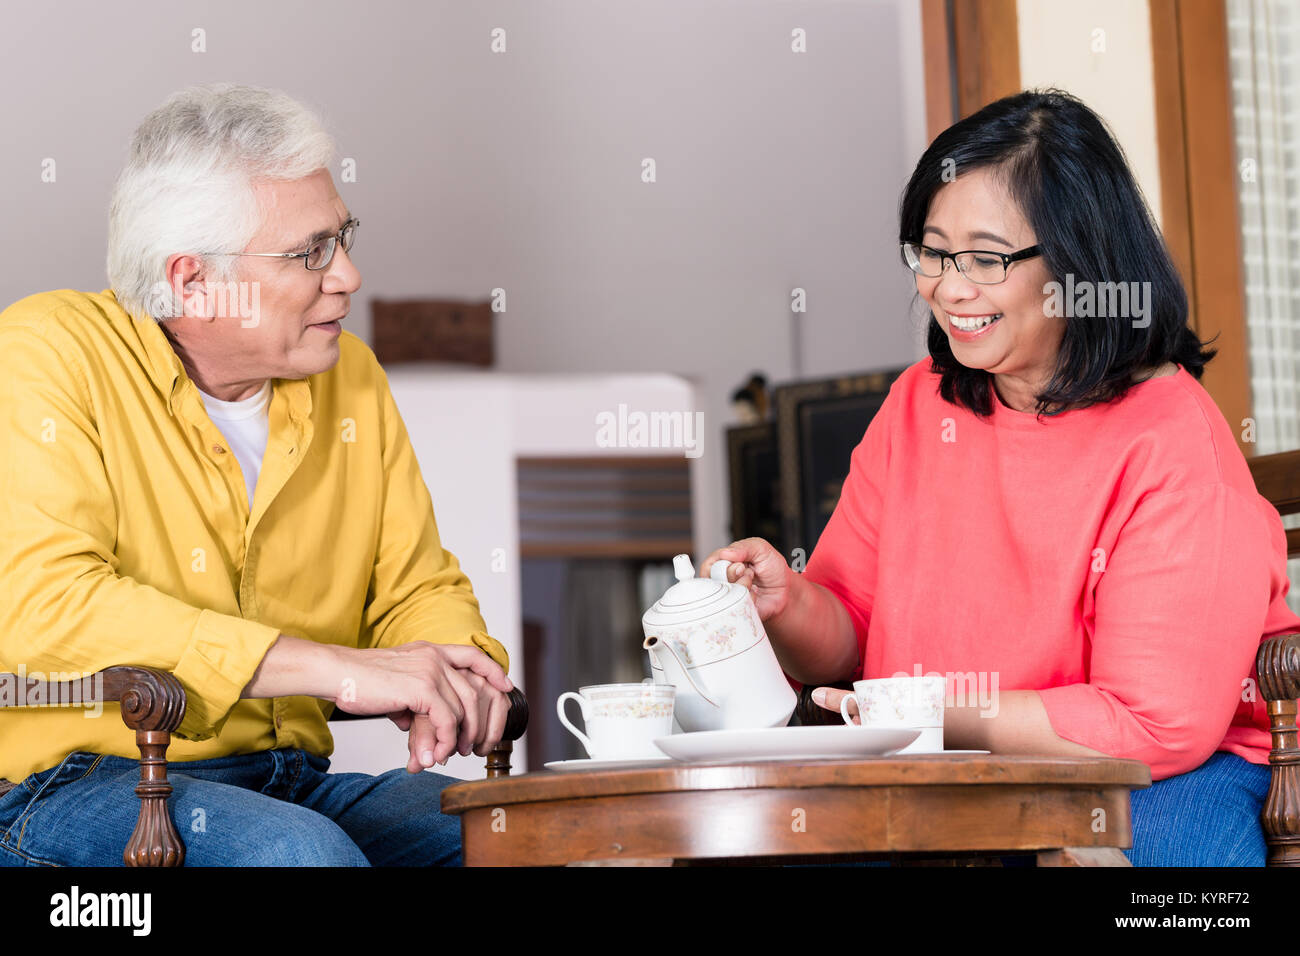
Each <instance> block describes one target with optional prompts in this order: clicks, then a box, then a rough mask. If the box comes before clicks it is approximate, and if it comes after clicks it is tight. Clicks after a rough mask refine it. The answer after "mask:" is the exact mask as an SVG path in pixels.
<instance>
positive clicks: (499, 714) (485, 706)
mask: <svg viewBox="0 0 1300 956" xmlns="http://www.w3.org/2000/svg"><path fill="white" fill-rule="evenodd" d="M462 676H463V677H464V678H465V681H466V682H467V683H468V684H469V685H470V686H471V687H472V688H474V690H475V692H476V694H477V707H478V731H479V732H478V734H477V736H475V735H474V733H473V731H471V730H470V724H469V722H468V721H461V732H460V736H459V737H457V739H456V752H457V753H459V754H460V755H461V756H462V757H464V756H466V755H468V754H469V753H470V752H471V751H472V752H473V753H474V754H476V755H477V756H479V757H486V756H487V755H488V754H489V753H491V752H492V751H493V750H494V749H495V748H496V746H497V744H499V743H501V737H502V735H503V734H504V733H505V730H506V716H507V715H508V714H509V712H510V698H509V697H507V696H506V695H505V694H504V693H502V692H501V691H499V690H497V689H496V688H495V687H493V686H492V685H491V684H490V683H489V682H488V680H487V678H485V677H480V676H479V675H478V674H475V673H474V672H473V671H463V672H462ZM470 709H471V710H472V709H473V708H470ZM388 716H389V719H391V720H392V721H393V723H395V724H397V726H398V727H399V728H401V729H402V730H405V731H409V733H410V736H409V737H408V738H407V741H406V747H407V750H408V751H409V752H410V755H411V756H410V759H409V760H408V761H407V762H406V769H407V770H408V771H410V772H411V773H419V772H420V770H421V769H422V768H423V767H429V766H432V763H431V762H429V761H428V760H426V759H425V758H424V755H425V754H430V755H431V751H432V748H433V745H434V741H435V738H436V731H435V730H434V727H433V722H432V721H431V720H429V718H428V717H427V716H425V715H424V714H413V713H411V711H409V710H406V711H403V712H401V713H398V714H389V715H388Z"/></svg>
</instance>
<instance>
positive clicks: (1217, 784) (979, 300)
mask: <svg viewBox="0 0 1300 956" xmlns="http://www.w3.org/2000/svg"><path fill="white" fill-rule="evenodd" d="M899 239H900V241H901V244H902V253H903V258H904V261H905V262H906V263H907V264H908V265H909V266H910V267H911V269H912V271H913V272H914V273H915V278H916V289H917V294H918V295H919V296H920V297H921V298H922V299H924V300H925V302H926V304H927V305H928V306H929V308H930V312H931V318H930V322H929V332H928V344H929V351H930V358H929V359H928V360H923V361H921V362H918V363H917V364H915V365H913V366H911V367H910V368H909V369H907V371H906V372H904V373H903V374H902V375H901V376H900V377H899V378H898V379H897V380H896V381H895V382H894V384H893V387H892V388H891V389H890V392H889V396H888V398H887V399H886V401H885V402H884V404H883V406H882V407H881V409H880V411H879V413H878V414H877V415H876V417H875V418H874V419H873V420H872V422H871V425H870V427H869V428H868V429H867V432H866V435H865V437H864V438H863V440H862V443H861V444H860V445H859V446H858V447H857V449H856V450H855V451H854V453H853V456H852V462H851V470H850V473H849V477H848V479H847V480H846V481H845V483H844V488H843V493H842V495H841V498H840V501H839V504H838V506H837V508H836V510H835V513H834V514H833V515H832V516H831V519H830V522H829V524H828V525H827V527H826V530H825V531H824V532H823V534H822V537H821V539H820V541H819V542H818V543H817V547H816V550H815V552H814V553H813V556H812V558H811V560H810V561H809V563H808V567H807V570H806V571H805V573H803V574H802V575H801V574H796V573H794V572H793V571H792V570H791V569H790V568H789V567H788V566H787V565H786V563H785V561H784V560H783V558H782V556H781V555H780V554H779V553H778V552H777V551H776V550H775V549H774V548H773V547H772V546H771V545H770V544H768V543H767V542H765V541H762V540H760V539H753V538H751V539H746V540H744V541H740V542H736V543H734V544H732V545H731V546H729V547H727V548H723V549H721V550H720V551H718V552H715V553H714V554H713V555H711V556H710V558H709V560H708V561H706V562H705V565H704V567H703V569H702V570H703V572H704V573H707V571H708V567H709V565H711V564H712V562H713V560H716V559H717V558H718V557H722V558H726V559H728V560H732V561H739V562H742V564H743V567H739V568H736V569H733V571H732V573H731V577H732V579H733V580H741V581H743V582H745V583H746V584H748V585H750V586H751V587H752V588H753V592H754V596H755V599H756V602H757V606H758V609H759V613H760V615H761V617H762V618H763V620H764V622H765V624H766V627H767V630H768V633H769V635H770V636H771V639H772V642H773V644H774V646H775V648H776V650H777V654H778V657H779V658H780V660H781V662H782V665H783V667H784V668H785V670H786V672H787V673H788V674H789V675H790V676H791V677H793V678H794V679H796V680H798V681H801V682H803V683H805V684H814V685H816V684H828V683H832V682H838V681H843V680H845V679H853V680H858V679H863V678H875V677H890V676H895V675H900V676H902V675H913V674H922V673H934V672H938V673H941V674H945V675H948V674H953V673H963V674H967V673H970V672H972V671H974V672H976V673H977V674H979V676H980V678H981V679H982V680H987V686H990V687H993V688H998V689H999V690H1000V693H999V694H998V695H997V697H996V699H995V700H994V701H993V702H992V704H991V705H990V703H989V702H979V703H972V702H963V701H954V699H953V698H952V696H950V698H949V704H948V707H947V709H946V712H945V723H946V729H945V745H946V746H947V747H948V748H949V749H957V748H980V749H987V750H990V751H992V752H994V753H1025V754H1059V755H1087V756H1099V755H1107V756H1114V757H1127V758H1134V759H1138V760H1142V761H1144V762H1145V763H1147V764H1148V765H1149V766H1150V767H1151V775H1152V779H1153V781H1154V784H1153V786H1152V787H1151V788H1149V789H1146V790H1139V791H1134V792H1133V794H1132V801H1131V802H1132V810H1133V817H1132V819H1133V848H1132V850H1131V851H1129V856H1130V859H1131V860H1132V861H1133V862H1134V863H1135V864H1136V865H1173V866H1232V865H1263V862H1264V859H1265V852H1266V850H1265V844H1264V840H1263V834H1262V832H1261V828H1260V824H1259V814H1260V811H1261V807H1262V802H1263V799H1264V796H1265V794H1266V792H1267V789H1268V781H1269V768H1268V765H1267V759H1268V751H1269V735H1268V732H1267V728H1268V720H1267V717H1266V714H1265V708H1264V704H1263V702H1262V700H1260V699H1259V698H1258V695H1257V694H1256V693H1255V681H1254V658H1255V653H1256V650H1257V648H1258V645H1259V643H1260V641H1261V639H1262V638H1263V637H1268V636H1272V635H1274V634H1278V633H1283V632H1286V631H1290V630H1300V618H1297V617H1296V616H1295V615H1294V614H1292V613H1291V612H1290V610H1288V608H1287V605H1286V602H1285V600H1284V595H1285V593H1286V590H1287V578H1286V544H1285V534H1284V531H1283V528H1282V523H1281V520H1280V518H1279V517H1278V514H1277V512H1276V511H1275V510H1274V509H1273V508H1272V507H1271V506H1270V505H1269V503H1268V502H1267V500H1265V499H1264V498H1262V497H1261V496H1260V495H1259V493H1258V492H1257V490H1256V488H1255V486H1254V483H1253V481H1252V479H1251V475H1250V472H1249V470H1248V468H1247V466H1246V461H1245V459H1244V457H1243V456H1242V452H1241V450H1240V448H1239V447H1238V445H1237V440H1236V436H1235V435H1234V433H1233V430H1232V428H1230V427H1229V425H1228V423H1227V422H1226V421H1225V420H1224V418H1223V415H1222V414H1221V413H1220V412H1219V410H1218V408H1217V407H1216V406H1215V404H1214V402H1213V400H1212V399H1211V398H1210V396H1209V395H1208V394H1207V393H1206V391H1205V389H1204V388H1202V387H1201V385H1200V384H1199V381H1198V380H1199V379H1200V377H1201V374H1202V372H1203V370H1204V367H1205V364H1206V362H1207V361H1209V360H1210V359H1212V358H1213V357H1214V355H1215V352H1214V350H1205V351H1203V350H1202V343H1201V342H1200V341H1199V340H1198V338H1197V336H1196V335H1195V334H1194V333H1193V331H1192V330H1191V329H1190V328H1188V326H1187V298H1186V295H1185V293H1184V291H1183V287H1182V285H1181V284H1180V281H1179V278H1178V273H1177V271H1176V270H1175V268H1174V265H1173V263H1172V262H1171V260H1170V257H1169V254H1168V251H1167V250H1166V248H1165V245H1164V242H1163V241H1162V239H1161V236H1160V233H1159V232H1158V231H1157V229H1156V226H1155V224H1154V223H1153V221H1152V217H1151V214H1150V212H1149V211H1148V210H1147V207H1146V205H1145V204H1144V201H1143V198H1142V195H1141V193H1140V191H1139V190H1138V187H1137V185H1136V183H1135V182H1134V179H1133V175H1132V173H1131V172H1130V170H1129V169H1128V167H1127V165H1126V163H1125V161H1124V157H1123V154H1122V153H1121V151H1120V149H1119V147H1118V145H1117V144H1116V143H1115V141H1114V140H1113V139H1112V137H1111V136H1110V134H1109V133H1108V131H1107V130H1106V128H1105V126H1104V124H1103V123H1102V121H1101V120H1100V119H1099V118H1098V117H1097V116H1096V115H1095V114H1094V113H1093V112H1092V111H1091V110H1089V109H1088V108H1087V107H1086V106H1084V105H1083V104H1082V103H1080V102H1079V101H1078V100H1077V99H1075V98H1073V97H1071V96H1069V95H1067V94H1064V93H1060V92H1058V91H1046V92H1037V91H1034V92H1025V93H1020V94H1018V95H1015V96H1011V97H1007V98H1006V99H1002V100H999V101H997V102H995V103H993V104H991V105H989V106H987V107H985V108H984V109H982V110H980V111H979V112H978V113H976V114H974V115H973V116H970V117H969V118H967V119H965V120H962V121H961V122H959V123H957V124H956V125H954V126H952V127H950V128H949V129H948V130H946V131H945V132H943V133H942V134H940V135H939V137H938V138H937V139H935V141H934V142H933V143H932V144H931V145H930V147H929V149H927V150H926V152H925V154H924V155H923V156H922V157H921V159H920V162H919V163H918V164H917V167H916V171H915V172H914V173H913V175H912V178H911V180H910V182H909V183H908V185H907V188H906V190H905V192H904V194H903V198H902V203H901V212H900V224H899ZM1108 283H1122V284H1123V285H1108ZM1120 290H1123V291H1124V292H1126V293H1128V295H1127V297H1126V298H1122V297H1120V296H1118V295H1116V293H1117V292H1119V291H1120ZM1063 291H1065V292H1071V291H1072V294H1068V295H1066V296H1064V298H1063V297H1062V294H1061V293H1062V292H1063ZM1125 303H1127V306H1128V307H1127V308H1124V307H1123V306H1124V305H1125ZM1117 306H1118V307H1117ZM950 695H951V687H950ZM842 696H843V694H842V692H840V691H836V690H830V689H827V688H819V689H818V690H817V691H816V692H815V693H814V699H816V700H817V702H818V703H819V704H821V705H822V706H825V707H828V708H830V709H832V710H835V709H838V707H839V703H840V698H841V697H842Z"/></svg>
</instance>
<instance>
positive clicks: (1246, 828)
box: [1124, 752, 1271, 866]
mask: <svg viewBox="0 0 1300 956" xmlns="http://www.w3.org/2000/svg"><path fill="white" fill-rule="evenodd" d="M1270 773H1271V771H1270V769H1269V766H1268V764H1256V763H1251V762H1250V761H1249V760H1245V759H1244V758H1242V757H1238V756H1237V755H1236V754H1230V753H1224V752H1219V753H1215V754H1212V755H1211V756H1210V759H1209V760H1207V761H1205V763H1203V764H1201V765H1200V766H1199V767H1197V768H1196V769H1195V770H1191V771H1188V772H1187V773H1184V774H1179V775H1178V776H1176V777H1166V778H1165V779H1164V780H1157V781H1156V782H1155V783H1153V784H1151V786H1150V787H1148V788H1147V789H1145V790H1134V791H1132V793H1131V794H1130V797H1129V805H1130V806H1131V807H1132V818H1133V847H1132V849H1128V850H1125V851H1124V855H1125V856H1127V857H1128V858H1129V860H1130V861H1132V863H1133V865H1134V866H1263V865H1264V863H1265V861H1266V860H1267V858H1268V846H1267V844H1266V843H1265V842H1264V830H1263V828H1262V827H1261V826H1260V823H1259V815H1260V812H1261V811H1262V810H1263V809H1264V798H1265V797H1266V796H1268V783H1269V776H1270Z"/></svg>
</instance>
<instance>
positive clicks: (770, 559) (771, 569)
mask: <svg viewBox="0 0 1300 956" xmlns="http://www.w3.org/2000/svg"><path fill="white" fill-rule="evenodd" d="M718 560H723V561H731V562H738V563H735V564H733V565H732V566H731V567H729V568H727V580H728V581H731V582H733V583H738V584H743V585H744V586H745V587H747V588H749V589H750V592H751V593H752V594H753V596H754V606H755V607H756V608H757V609H758V617H759V620H761V621H763V622H764V623H766V622H767V621H768V620H769V619H771V618H773V617H776V616H777V615H778V614H780V613H781V612H782V611H784V610H785V609H786V606H787V605H788V604H789V603H790V589H791V576H792V575H793V574H794V571H792V570H791V569H790V566H789V565H788V564H786V563H785V558H783V557H782V556H781V553H780V552H779V551H777V550H776V548H774V547H772V546H771V545H770V544H768V543H767V542H766V541H764V540H763V539H762V538H745V539H744V540H743V541H737V542H735V543H733V544H729V545H727V547H725V548H719V549H718V550H717V551H714V552H713V553H712V554H711V555H709V556H708V557H707V558H705V559H704V562H703V563H702V564H701V565H700V575H701V576H707V575H708V573H709V569H710V568H712V567H713V565H714V563H715V562H716V561H718Z"/></svg>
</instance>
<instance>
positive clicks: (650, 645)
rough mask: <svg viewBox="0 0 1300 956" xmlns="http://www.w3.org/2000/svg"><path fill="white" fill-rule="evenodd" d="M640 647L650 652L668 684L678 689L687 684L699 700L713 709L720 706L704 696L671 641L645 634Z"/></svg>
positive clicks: (707, 696)
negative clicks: (705, 702) (662, 652)
mask: <svg viewBox="0 0 1300 956" xmlns="http://www.w3.org/2000/svg"><path fill="white" fill-rule="evenodd" d="M641 646H642V647H644V648H645V649H646V650H647V651H649V652H650V656H652V657H653V658H654V659H655V661H656V662H657V663H658V664H659V666H660V667H661V668H662V669H663V672H664V676H665V677H667V678H668V682H669V683H671V684H674V685H676V686H678V687H680V686H681V685H682V684H689V685H690V686H691V689H692V690H694V691H695V693H696V694H698V695H699V697H700V699H701V700H704V701H707V702H708V703H709V704H711V705H713V706H714V707H719V706H721V705H719V704H718V702H717V701H716V700H714V699H713V698H712V697H710V696H709V695H708V694H706V693H705V692H704V690H703V689H702V688H701V687H700V683H699V682H697V681H696V679H695V678H694V677H692V676H691V673H690V671H689V670H688V669H687V667H686V665H685V664H683V663H682V659H681V658H680V657H678V656H677V651H676V650H675V649H674V648H673V645H672V642H671V641H665V640H661V639H660V638H659V637H658V636H657V635H654V634H647V635H646V639H645V642H644V643H642V645H641ZM659 651H667V652H668V653H667V654H660V653H659Z"/></svg>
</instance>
